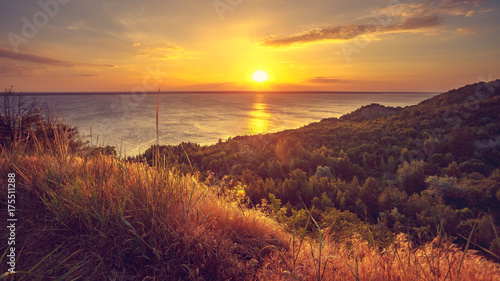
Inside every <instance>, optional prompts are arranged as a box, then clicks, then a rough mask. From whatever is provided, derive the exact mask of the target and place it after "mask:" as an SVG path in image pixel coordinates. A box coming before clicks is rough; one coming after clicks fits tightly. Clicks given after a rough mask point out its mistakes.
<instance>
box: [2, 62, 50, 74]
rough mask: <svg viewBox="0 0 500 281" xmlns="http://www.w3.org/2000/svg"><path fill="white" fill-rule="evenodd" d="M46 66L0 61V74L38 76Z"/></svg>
mask: <svg viewBox="0 0 500 281" xmlns="http://www.w3.org/2000/svg"><path fill="white" fill-rule="evenodd" d="M45 70H46V68H45V67H33V66H25V65H19V64H12V63H0V75H2V76H10V77H20V76H21V77H22V76H38V75H40V74H41V72H42V71H45Z"/></svg>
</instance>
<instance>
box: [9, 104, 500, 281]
mask: <svg viewBox="0 0 500 281" xmlns="http://www.w3.org/2000/svg"><path fill="white" fill-rule="evenodd" d="M31 114H32V116H33V117H37V116H38V117H40V118H33V119H31V120H33V121H32V122H28V121H26V120H24V122H23V116H25V115H23V114H21V115H20V116H21V118H20V119H21V121H20V123H15V122H14V126H13V130H12V131H5V132H9V133H12V134H11V137H9V138H5V139H3V141H2V150H1V158H0V174H1V178H2V179H6V178H7V175H8V174H9V173H15V174H16V182H17V185H16V202H15V205H16V212H17V213H16V214H17V218H18V222H17V229H16V231H17V232H16V245H15V246H16V253H17V257H16V273H14V274H9V273H8V271H7V268H8V265H7V263H6V261H7V260H8V258H7V257H6V253H7V252H8V251H9V249H8V246H7V244H6V243H3V242H2V248H0V251H1V252H0V253H1V255H0V269H1V273H3V274H2V275H1V277H0V279H1V278H4V279H6V280H75V279H76V280H498V279H499V278H500V266H499V264H498V263H496V262H494V261H492V260H489V259H487V258H485V257H484V255H485V254H486V255H489V256H491V255H494V252H493V251H491V250H488V249H485V250H487V252H486V251H484V250H483V253H480V252H478V251H476V250H471V249H472V248H473V247H476V246H475V245H480V244H479V243H478V240H475V239H476V238H475V236H477V235H478V233H477V232H476V230H477V229H479V228H480V227H483V226H482V224H484V225H485V226H484V227H485V229H486V228H487V227H488V226H489V227H490V232H488V233H494V231H491V230H496V228H492V225H493V226H494V225H495V224H494V220H495V218H496V217H495V215H494V213H493V212H494V211H495V210H492V212H491V213H492V215H489V213H488V216H486V213H484V214H483V215H482V216H478V217H475V218H473V219H472V220H471V221H470V223H471V225H470V227H469V228H467V227H466V226H463V227H464V230H466V231H464V233H465V237H466V239H465V241H466V243H465V245H464V246H463V247H459V246H457V245H456V244H454V243H452V239H453V237H446V236H447V235H446V234H447V233H446V232H445V230H448V229H447V228H445V227H444V226H445V225H446V223H448V222H447V221H444V220H441V221H439V220H438V221H437V222H438V225H441V226H442V228H440V229H441V231H439V232H438V233H437V234H438V235H436V236H434V237H433V238H436V239H434V240H432V241H429V242H425V241H417V242H421V243H415V241H413V240H414V239H413V238H412V233H408V232H407V233H406V234H404V233H401V232H395V231H394V232H393V231H392V230H393V229H396V228H381V227H380V229H378V228H377V225H382V224H381V223H380V224H373V223H372V224H370V223H369V222H368V220H367V219H365V218H363V217H361V218H362V219H363V220H362V219H360V217H359V216H358V215H356V213H353V212H350V211H349V210H348V209H346V210H342V209H341V208H342V207H340V206H341V205H338V206H339V208H337V205H336V204H337V203H335V202H334V201H332V200H330V201H329V200H328V198H329V197H328V196H329V195H328V193H326V195H325V196H323V195H321V197H317V198H318V199H315V197H316V196H313V197H312V198H311V200H309V201H308V200H307V199H306V198H307V197H306V196H305V195H304V194H302V193H298V194H297V195H296V196H297V198H296V199H294V198H293V196H295V195H293V194H292V195H289V196H292V197H289V198H291V199H288V197H286V194H287V192H286V190H285V191H284V193H282V194H280V193H278V192H276V193H275V194H276V195H275V194H272V193H271V194H269V195H268V196H267V197H265V199H266V200H261V201H259V204H253V202H254V201H256V199H255V198H258V199H261V198H259V197H255V193H252V192H253V191H252V189H251V188H250V186H253V185H252V184H254V182H253V181H251V180H250V179H245V178H244V177H239V176H238V175H240V176H242V174H238V173H222V172H221V171H220V170H219V171H218V170H215V169H214V171H213V173H209V172H208V170H206V169H200V168H199V167H200V166H197V165H198V162H197V160H196V157H192V158H191V157H190V158H191V160H190V161H189V162H191V164H187V163H188V161H187V160H188V158H187V157H186V155H190V153H191V151H190V147H187V146H186V145H185V144H184V145H182V146H179V147H178V148H179V149H181V151H182V152H183V153H179V154H178V155H179V157H186V163H184V162H182V161H179V162H175V163H174V162H173V161H172V158H168V157H170V156H172V155H173V154H171V155H170V156H167V155H165V154H164V155H165V157H160V156H161V155H156V159H157V160H156V161H155V164H154V165H149V164H148V163H147V161H137V160H142V159H135V160H136V161H130V160H131V159H129V160H122V159H117V158H116V157H115V156H113V155H112V154H113V153H108V152H109V149H103V148H95V147H91V146H89V145H85V144H84V143H82V142H81V141H80V140H79V139H78V135H77V134H76V133H75V128H71V127H69V126H67V125H65V124H61V123H60V122H57V121H54V120H52V121H47V118H41V116H40V114H41V113H40V112H38V111H36V110H35V111H33V112H32V113H31ZM18 119H19V118H18ZM2 120H4V119H2ZM27 123H29V124H30V126H28V128H30V129H29V130H27V129H21V127H19V126H20V125H19V124H25V126H26V124H27ZM5 130H6V129H5ZM3 135H5V134H3ZM256 138H258V137H256ZM242 139H245V140H246V139H247V138H242ZM250 139H251V138H250ZM226 145H227V146H229V145H231V142H230V141H229V142H228V143H226V144H218V145H216V146H214V147H215V148H214V147H212V148H205V149H217V147H224V146H226ZM193 147H195V146H193ZM247 148H248V149H250V148H251V147H247ZM198 151H200V150H198ZM254 151H256V152H255V157H260V156H259V154H258V151H259V150H254ZM275 151H278V152H276V155H279V150H275ZM195 153H197V152H195ZM105 154H111V155H105ZM161 158H163V159H161ZM158 159H161V160H160V161H158ZM179 159H180V158H179ZM213 159H215V156H214V157H213ZM213 159H212V160H213ZM240 159H241V162H239V163H242V165H246V164H245V162H244V161H243V160H244V159H245V158H240ZM276 159H278V158H276ZM290 159H292V158H290ZM304 159H307V158H304ZM226 160H227V158H226V157H224V156H221V157H220V161H221V163H223V162H222V161H226ZM304 161H305V160H304ZM262 163H266V165H267V163H268V161H263V162H262ZM280 163H281V162H280ZM283 163H285V162H283ZM235 165H238V164H235ZM249 167H250V166H249ZM297 167H299V166H297ZM322 167H324V166H322ZM282 169H283V166H282ZM288 169H289V168H288ZM197 170H199V171H197ZM248 170H250V169H249V168H248ZM268 171H269V173H271V172H272V171H273V170H272V169H268ZM284 171H285V170H283V173H284ZM293 171H294V170H293ZM293 171H292V172H293ZM319 171H323V170H322V169H319ZM278 172H279V169H278ZM323 172H324V173H326V176H325V177H318V175H316V174H317V173H318V170H316V171H315V172H314V176H312V177H313V180H314V177H317V180H318V184H326V187H328V184H330V183H338V184H342V182H343V181H342V179H340V180H339V179H338V178H336V177H335V176H334V175H333V174H335V175H336V176H340V175H341V173H337V172H334V173H332V171H331V170H330V173H332V175H331V177H330V174H328V171H327V170H325V171H323ZM247 173H248V172H247ZM296 173H299V174H300V171H298V172H296ZM304 173H305V171H304ZM320 173H321V172H320ZM224 176H225V177H224ZM329 177H330V178H329ZM495 177H496V175H495V174H494V173H490V174H489V175H487V176H483V178H481V179H477V180H478V181H480V180H482V181H485V180H488V181H495V180H496V178H495ZM288 179H289V177H288V176H285V175H284V174H283V181H286V180H288ZM360 179H361V180H363V181H364V183H363V185H362V187H363V188H364V189H368V190H366V191H363V192H364V193H360V194H367V193H368V194H371V193H372V192H373V190H370V189H369V188H373V187H375V190H379V189H380V190H382V189H383V187H382V186H379V185H378V184H379V180H378V179H375V178H373V180H369V177H367V178H366V179H364V178H361V177H360ZM432 180H439V181H441V180H442V179H440V178H439V179H438V178H430V179H429V180H428V183H427V184H432V182H431V181H432ZM263 181H264V180H263ZM271 181H273V178H272V177H271V178H270V179H267V178H266V179H265V182H266V183H267V182H271ZM353 181H355V180H352V181H351V182H350V183H348V184H345V185H346V188H353V186H355V184H353V183H352V182H353ZM258 182H259V180H258V179H257V183H258ZM310 182H311V178H309V179H307V178H306V180H305V181H304V182H302V183H294V182H291V184H292V185H294V184H299V185H298V187H300V188H306V187H309V184H310ZM358 184H360V183H359V179H358ZM269 185H272V184H271V183H269ZM370 185H371V186H370ZM277 186H280V184H279V181H278V185H277ZM365 186H366V187H365ZM326 187H325V188H326ZM275 188H277V187H276V185H275ZM384 188H391V187H384ZM346 190H347V189H346ZM257 191H258V189H257ZM459 191H460V190H459ZM258 192H261V191H258ZM294 192H295V193H297V192H296V191H294ZM359 192H361V191H359ZM381 192H383V190H382V191H381ZM401 192H402V191H401V190H400V187H397V186H396V187H393V190H391V193H389V194H390V195H391V196H392V195H394V196H400V194H401ZM292 193H293V192H292ZM252 194H253V195H252ZM257 194H258V193H257ZM321 194H323V192H322V193H321ZM353 196H354V195H353ZM359 196H361V195H359ZM363 196H365V195H363ZM434 196H435V197H438V196H437V195H434ZM365 199H367V200H368V199H369V198H368V197H367V198H365ZM293 200H297V201H293ZM360 200H361V202H362V203H363V201H362V199H360ZM406 200H408V199H405V201H403V203H407V202H408V201H406ZM436 200H438V199H436ZM7 201H8V200H7V192H6V187H5V186H4V185H3V191H2V193H1V194H0V204H1V206H2V208H1V209H2V210H3V211H2V213H1V219H2V220H3V221H6V219H7V212H6V206H7ZM356 201H357V200H356ZM366 202H370V201H369V200H368V201H366ZM301 204H302V207H300V205H301ZM363 204H369V203H363ZM441 204H442V206H443V207H442V208H444V210H446V206H449V205H447V204H446V203H445V202H444V201H441ZM492 204H494V205H493V207H495V206H498V204H497V203H492ZM495 204H496V205H495ZM345 206H346V208H350V207H349V206H351V203H350V202H349V201H346V203H345ZM431 208H433V206H431ZM434 210H435V209H431V210H430V211H429V212H432V211H434ZM391 212H392V213H391ZM391 212H389V213H388V215H387V216H394V217H397V216H399V215H400V216H403V215H402V214H399V215H398V212H399V211H398V210H397V209H396V210H394V209H391ZM471 212H473V211H471ZM366 213H368V211H367V212H366ZM424 214H425V213H424ZM485 218H489V219H491V220H493V223H492V222H488V221H487V220H486V219H485ZM483 220H484V222H483ZM326 222H328V223H326ZM387 222H388V221H384V223H387ZM394 224H396V222H394ZM437 227H438V228H439V227H440V226H437ZM387 229H389V230H391V231H389V232H388V233H386V235H385V236H383V235H381V233H382V234H383V233H385V232H384V231H385V230H387ZM392 233H394V235H392ZM398 233H399V234H398ZM479 233H482V232H479ZM429 235H430V234H429ZM493 235H495V234H493ZM384 237H389V238H390V239H386V238H384ZM497 239H498V236H497ZM2 241H3V240H2ZM377 245H378V246H377ZM490 258H491V257H490Z"/></svg>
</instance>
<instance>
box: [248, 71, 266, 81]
mask: <svg viewBox="0 0 500 281" xmlns="http://www.w3.org/2000/svg"><path fill="white" fill-rule="evenodd" d="M267 78H268V77H267V73H266V72H265V71H263V70H257V71H255V72H254V74H253V75H252V79H253V80H254V81H255V82H264V81H267Z"/></svg>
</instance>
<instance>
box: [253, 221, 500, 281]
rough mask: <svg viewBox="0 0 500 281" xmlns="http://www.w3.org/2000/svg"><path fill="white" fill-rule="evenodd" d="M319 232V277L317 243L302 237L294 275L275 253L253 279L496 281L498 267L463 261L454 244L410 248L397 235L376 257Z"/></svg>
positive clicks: (286, 257)
mask: <svg viewBox="0 0 500 281" xmlns="http://www.w3.org/2000/svg"><path fill="white" fill-rule="evenodd" d="M323 232H324V235H325V236H326V238H325V240H324V241H323V243H322V245H321V248H322V252H323V253H322V255H321V261H322V264H323V266H324V267H323V266H322V268H321V276H320V275H319V274H318V272H319V271H318V270H317V268H318V260H319V258H318V257H319V249H320V244H319V243H318V241H313V240H310V239H308V238H306V241H304V242H303V243H305V244H306V246H302V247H301V251H300V253H298V259H297V260H296V262H295V267H294V268H295V270H294V271H293V272H292V270H290V268H291V266H290V265H291V264H293V254H292V252H291V251H288V252H284V253H279V252H276V253H274V254H273V255H270V256H269V257H267V258H266V260H265V261H264V268H263V270H262V271H261V272H259V274H258V276H256V278H255V279H254V280H372V281H378V280H466V281H467V280H471V281H472V280H491V281H494V280H500V265H499V264H497V263H494V262H492V261H489V260H486V259H485V258H484V257H482V256H481V255H479V253H477V252H473V251H468V252H467V253H466V254H465V256H464V252H463V251H462V250H461V249H459V248H458V247H457V246H456V245H454V244H453V243H449V242H442V243H441V245H439V246H438V245H437V244H438V243H437V240H435V241H434V242H433V243H428V244H426V245H425V246H423V247H418V248H414V247H413V246H412V245H411V243H409V242H407V241H406V237H405V235H404V234H400V235H398V236H397V239H396V242H395V243H394V244H392V245H391V247H389V248H388V249H384V250H383V251H382V252H380V251H378V250H376V249H375V248H373V247H370V246H369V245H368V242H366V241H364V240H362V239H361V238H359V239H357V238H353V239H350V240H349V241H344V242H342V243H338V242H336V241H332V240H331V239H330V237H331V235H329V234H328V229H324V230H323ZM296 243H297V244H298V243H300V241H296ZM296 248H298V245H296ZM296 255H297V253H296ZM313 255H314V256H315V257H316V258H315V259H313V258H312V256H313ZM462 260H463V264H462V265H461V266H460V263H461V262H462ZM325 264H326V266H325Z"/></svg>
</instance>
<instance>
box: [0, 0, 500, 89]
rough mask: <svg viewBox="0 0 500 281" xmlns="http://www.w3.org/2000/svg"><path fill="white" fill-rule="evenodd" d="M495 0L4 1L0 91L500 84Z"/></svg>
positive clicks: (1, 8)
mask: <svg viewBox="0 0 500 281" xmlns="http://www.w3.org/2000/svg"><path fill="white" fill-rule="evenodd" d="M498 2H499V1H483V0H435V1H433V0H427V1H418V0H413V1H394V0H391V1H387V0H385V1H378V0H376V1H368V0H365V1H362V0H356V1H333V0H315V1H298V0H288V1H263V0H254V1H250V0H215V1H212V0H193V1H180V0H170V1H168V0H161V1H160V0H147V1H132V0H122V1H118V0H111V1H97V0H88V1H75V0H73V1H71V0H41V1H34V0H33V1H2V2H0V15H1V17H0V33H1V34H2V36H1V37H0V86H3V87H4V88H7V87H10V85H14V86H15V89H16V91H24V92H29V91H143V90H148V91H155V90H157V89H158V88H161V89H162V90H181V91H191V90H208V91H211V90H299V91H308V90H311V91H313V90H323V91H446V90H449V89H451V88H456V87H459V86H462V85H464V84H467V83H473V82H476V81H479V80H491V79H497V78H500V73H499V72H498V70H499V68H498V65H499V63H500V48H499V46H500V39H499V36H498V34H500V24H499V23H500V20H499V19H500V14H499V11H500V4H499V3H498ZM256 70H264V71H266V72H267V73H268V75H269V80H268V81H267V82H265V83H256V82H254V81H253V80H252V79H251V76H252V73H253V72H254V71H256Z"/></svg>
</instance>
